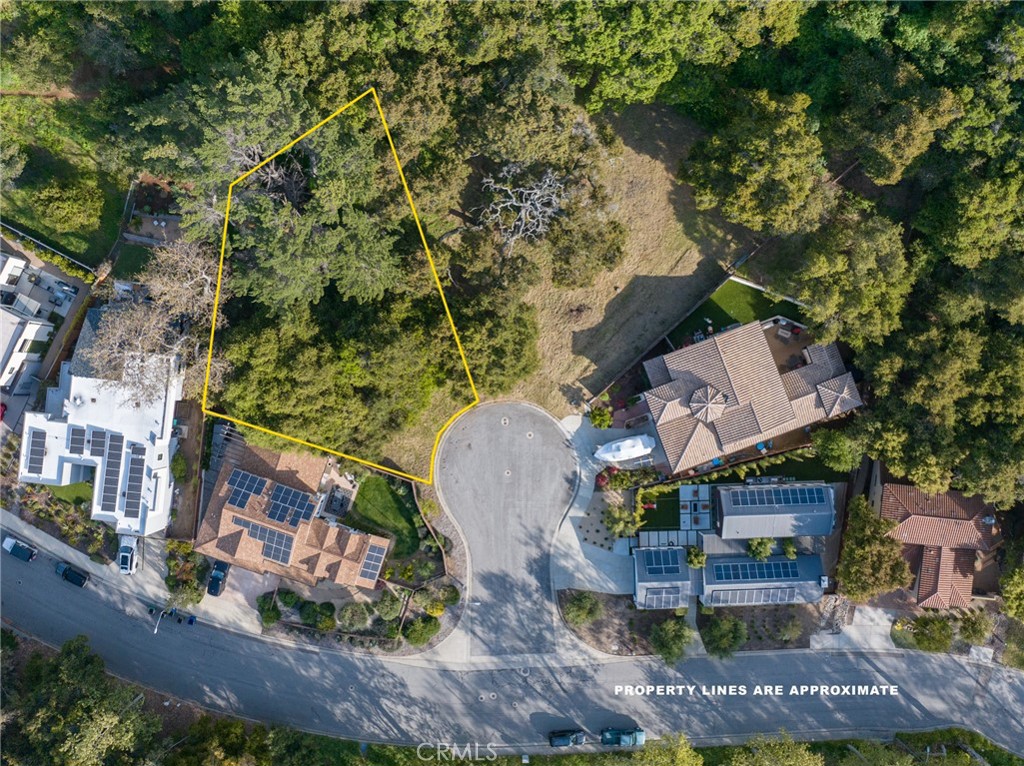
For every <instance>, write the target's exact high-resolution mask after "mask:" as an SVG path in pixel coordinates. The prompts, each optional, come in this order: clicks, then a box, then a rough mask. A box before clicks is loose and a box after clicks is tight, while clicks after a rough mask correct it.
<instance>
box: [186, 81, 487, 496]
mask: <svg viewBox="0 0 1024 766" xmlns="http://www.w3.org/2000/svg"><path fill="white" fill-rule="evenodd" d="M368 95H372V96H373V101H374V104H376V106H377V113H378V114H379V115H380V121H381V124H382V125H383V126H384V134H385V135H386V136H387V138H388V145H389V146H390V147H391V156H392V157H394V159H395V167H397V168H398V177H399V178H400V179H401V181H402V188H403V189H404V190H405V198H406V200H408V202H409V209H410V210H411V211H412V217H413V219H414V220H415V221H416V230H417V231H418V232H419V235H420V241H421V242H422V243H423V249H424V251H425V252H426V254H427V263H428V264H430V273H431V274H433V276H434V284H435V285H437V292H438V294H439V295H440V296H441V305H443V306H444V313H445V316H446V317H447V318H448V325H449V326H450V327H451V328H452V335H453V336H454V338H455V345H456V346H457V347H458V349H459V357H460V358H461V359H462V368H463V369H464V370H465V372H466V379H467V380H468V381H469V387H470V389H471V390H472V391H473V401H472V402H471V403H470V404H468V405H466V406H465V407H463V408H462V409H461V410H459V411H458V412H456V413H455V414H454V415H452V416H451V417H450V418H448V421H447V422H446V423H445V424H444V425H443V426H442V427H441V430H440V431H438V432H437V436H435V437H434V446H433V448H432V449H431V451H430V471H429V474H428V475H427V476H426V478H424V477H422V476H413V475H412V474H408V473H404V472H402V471H399V470H396V469H394V468H387V467H385V466H382V465H380V464H379V463H374V462H371V461H369V460H363V459H362V458H358V457H355V456H354V455H349V454H346V453H344V452H338V451H337V450H332V449H329V448H328V447H324V446H323V445H320V444H313V443H312V442H308V441H304V440H303V439H297V438H295V437H294V436H288V435H287V434H282V433H279V432H278V431H272V430H271V429H269V428H264V427H263V426H258V425H256V424H254V423H247V422H246V421H244V420H239V419H237V418H233V417H230V416H228V415H224V414H222V413H219V412H213V411H212V410H210V409H209V407H208V406H207V398H208V395H209V391H210V370H211V368H212V366H213V342H214V337H215V335H216V332H217V311H218V308H219V307H220V288H221V281H222V279H223V276H224V254H225V252H226V249H227V242H228V219H229V217H230V215H231V197H232V194H233V193H234V189H235V184H237V183H240V182H241V181H244V180H245V179H246V178H248V177H249V176H250V175H252V174H253V173H255V172H256V171H257V170H259V169H260V168H262V167H263V166H264V165H266V164H267V163H268V162H270V161H271V160H273V159H274V158H275V157H278V156H280V155H281V154H283V153H284V152H286V151H288V150H289V149H291V148H292V147H293V146H295V144H297V143H298V142H299V141H301V140H302V139H304V138H306V137H307V136H309V135H310V134H312V133H313V132H314V131H316V130H318V129H320V128H322V127H323V126H324V125H326V124H327V123H328V122H330V121H331V120H333V119H334V118H335V117H337V116H338V115H339V114H341V113H342V112H344V111H345V110H346V109H348V108H349V107H350V106H353V105H354V104H356V103H358V102H359V101H360V100H361V99H363V98H365V97H366V96H368ZM213 300H214V303H213V319H212V321H211V323H210V346H209V350H208V352H207V357H206V376H205V378H204V381H203V403H202V408H203V413H204V414H206V415H209V416H211V417H215V418H220V419H221V420H227V421H229V422H231V423H235V424H237V425H241V426H245V427H246V428H253V429H255V430H257V431H261V432H262V433H265V434H270V435H271V436H276V437H278V438H280V439H286V440H287V441H290V442H294V443H296V444H301V445H303V446H304V447H311V448H313V449H317V450H320V451H322V452H327V453H329V454H331V455H337V456H338V457H342V458H345V459H346V460H351V461H353V462H355V463H360V464H362V465H365V466H368V467H370V468H375V469H377V470H378V471H384V472H385V473H389V474H393V475H394V476H400V477H401V478H403V479H409V480H410V481H418V482H421V483H423V484H427V485H431V484H433V483H434V461H435V459H436V458H437V448H438V445H439V444H440V443H441V437H442V436H443V435H444V432H445V431H447V430H448V427H449V426H451V424H452V423H454V422H455V420H456V418H458V417H459V416H460V415H461V414H462V413H464V412H466V411H467V410H470V409H472V408H473V407H475V406H476V405H477V404H479V403H480V394H479V393H478V392H477V390H476V383H475V382H474V381H473V373H471V372H470V370H469V362H468V361H467V359H466V352H465V350H464V349H463V347H462V341H461V340H460V339H459V332H458V330H457V329H456V328H455V320H454V319H453V318H452V312H451V309H450V308H449V307H448V301H447V299H446V298H445V296H444V288H443V287H442V286H441V279H440V277H438V275H437V267H436V266H435V265H434V257H433V255H432V254H431V252H430V246H429V245H428V244H427V236H426V234H425V233H424V231H423V224H422V223H420V216H419V213H418V212H417V211H416V204H415V203H414V202H413V199H412V192H411V191H409V184H408V182H407V181H406V179H405V172H404V171H403V170H402V163H401V161H399V159H398V151H397V150H396V149H395V142H394V139H392V137H391V129H390V128H389V127H388V121H387V119H386V118H385V117H384V109H383V108H382V107H381V104H380V99H379V98H378V97H377V89H376V88H370V89H368V90H366V91H364V92H363V93H361V94H359V95H358V96H357V97H356V98H354V99H352V100H351V101H349V102H348V103H347V104H345V106H343V107H341V108H340V109H338V110H336V111H335V112H333V113H332V114H331V115H329V116H328V117H326V118H325V119H323V120H321V121H320V122H318V123H317V124H316V125H314V126H313V127H312V128H310V129H309V130H307V131H306V132H305V133H303V134H302V135H301V136H299V137H298V138H296V139H295V140H294V141H291V142H290V143H288V144H285V145H284V146H283V147H281V148H280V149H278V150H277V151H276V152H274V153H273V154H272V155H270V156H269V157H267V158H266V159H265V160H263V161H262V162H261V163H260V164H259V165H256V166H255V167H254V168H251V169H250V170H248V171H246V172H245V173H243V174H242V175H240V176H239V177H238V178H236V179H235V180H234V181H232V182H231V183H230V184H229V185H228V198H227V203H226V207H225V209H224V231H223V233H222V234H221V241H220V261H219V263H218V264H217V289H216V292H215V293H214V299H213Z"/></svg>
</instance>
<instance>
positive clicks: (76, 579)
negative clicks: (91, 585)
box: [57, 561, 89, 588]
mask: <svg viewBox="0 0 1024 766" xmlns="http://www.w3.org/2000/svg"><path fill="white" fill-rule="evenodd" d="M57 574H59V575H60V577H61V579H62V580H65V581H66V582H69V583H71V584H72V585H77V586H78V587H79V588H84V587H85V584H86V583H87V582H89V573H88V572H83V571H82V570H81V569H77V568H75V567H73V566H71V564H69V563H68V562H66V561H62V562H60V563H59V564H57Z"/></svg>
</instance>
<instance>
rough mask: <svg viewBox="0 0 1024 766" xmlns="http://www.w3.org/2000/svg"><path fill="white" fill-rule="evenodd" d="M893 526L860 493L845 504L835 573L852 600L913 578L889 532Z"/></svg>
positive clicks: (898, 546)
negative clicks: (841, 546)
mask: <svg viewBox="0 0 1024 766" xmlns="http://www.w3.org/2000/svg"><path fill="white" fill-rule="evenodd" d="M895 528H896V522H894V521H891V520H889V519H881V518H879V517H878V514H876V513H875V512H874V510H873V509H872V508H871V506H870V505H868V502H867V500H866V499H865V498H864V497H863V496H858V497H855V498H853V499H852V500H851V501H850V503H849V505H848V506H847V522H846V534H845V535H843V549H842V553H841V554H840V556H839V567H838V569H837V570H836V576H837V577H838V578H839V587H840V589H841V591H842V592H843V593H844V594H845V595H846V596H848V597H849V598H850V599H851V600H852V601H866V600H868V599H869V598H874V597H875V596H877V595H879V594H881V593H888V592H889V591H893V590H896V589H897V588H905V587H908V586H909V585H910V584H911V583H912V582H913V581H914V576H913V575H912V574H911V573H910V567H909V566H907V561H906V559H905V558H903V544H902V543H901V542H900V541H899V540H897V539H896V538H895V537H890V536H889V534H888V533H889V532H890V531H892V530H893V529H895Z"/></svg>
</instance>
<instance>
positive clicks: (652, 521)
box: [644, 489, 679, 529]
mask: <svg viewBox="0 0 1024 766" xmlns="http://www.w3.org/2000/svg"><path fill="white" fill-rule="evenodd" d="M644 519H645V520H646V521H647V523H646V524H644V529H679V490H678V489H674V490H672V491H671V492H666V493H665V494H663V495H658V496H657V497H656V498H655V499H654V508H653V509H651V510H648V511H644Z"/></svg>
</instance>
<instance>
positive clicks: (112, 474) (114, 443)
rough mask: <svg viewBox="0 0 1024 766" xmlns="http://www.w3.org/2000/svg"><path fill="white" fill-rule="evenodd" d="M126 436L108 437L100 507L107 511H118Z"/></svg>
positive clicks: (113, 435) (112, 435)
mask: <svg viewBox="0 0 1024 766" xmlns="http://www.w3.org/2000/svg"><path fill="white" fill-rule="evenodd" d="M122 450H124V437H123V436H122V435H121V434H110V435H109V436H108V437H107V460H106V467H105V469H104V472H103V491H102V493H101V494H100V508H101V509H102V510H104V511H106V512H107V513H115V512H116V511H117V491H118V489H119V488H120V486H121V453H122Z"/></svg>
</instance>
